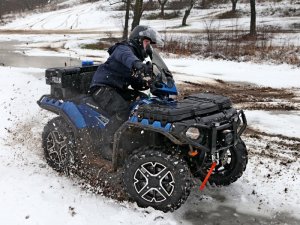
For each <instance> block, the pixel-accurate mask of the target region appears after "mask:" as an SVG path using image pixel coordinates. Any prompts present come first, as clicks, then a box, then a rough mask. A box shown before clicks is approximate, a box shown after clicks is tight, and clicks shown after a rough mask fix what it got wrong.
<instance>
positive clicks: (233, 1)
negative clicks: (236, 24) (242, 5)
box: [231, 0, 238, 12]
mask: <svg viewBox="0 0 300 225" xmlns="http://www.w3.org/2000/svg"><path fill="white" fill-rule="evenodd" d="M237 1H238V0H231V2H232V12H235V11H236V3H237Z"/></svg>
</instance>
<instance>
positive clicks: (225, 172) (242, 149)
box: [198, 139, 248, 186]
mask: <svg viewBox="0 0 300 225" xmlns="http://www.w3.org/2000/svg"><path fill="white" fill-rule="evenodd" d="M219 155H220V160H219V164H218V165H217V166H216V167H215V169H214V171H213V173H212V175H211V176H210V178H209V180H208V181H209V183H211V184H216V185H218V186H227V185H229V184H231V183H233V182H235V181H236V180H237V179H239V178H240V177H241V176H242V174H243V172H244V171H245V169H246V165H247V163H248V153H247V148H246V145H245V143H244V142H243V141H242V140H241V139H239V140H238V143H237V144H236V146H234V147H232V148H229V149H227V150H224V151H222V152H220V154H219ZM210 166H211V160H210V159H209V160H208V161H207V162H206V163H205V166H204V168H202V169H201V170H200V171H198V173H199V175H200V179H201V180H202V181H203V180H204V178H205V176H206V174H207V172H208V170H209V168H210Z"/></svg>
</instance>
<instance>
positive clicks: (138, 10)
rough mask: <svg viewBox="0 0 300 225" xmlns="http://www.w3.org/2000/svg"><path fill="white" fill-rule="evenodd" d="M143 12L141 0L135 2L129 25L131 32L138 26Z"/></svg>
mask: <svg viewBox="0 0 300 225" xmlns="http://www.w3.org/2000/svg"><path fill="white" fill-rule="evenodd" d="M142 12H143V0H136V1H135V5H134V11H133V20H132V24H131V30H133V29H134V28H135V27H136V26H138V25H139V24H140V20H141V17H142Z"/></svg>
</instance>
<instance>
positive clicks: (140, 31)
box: [129, 25, 162, 44]
mask: <svg viewBox="0 0 300 225" xmlns="http://www.w3.org/2000/svg"><path fill="white" fill-rule="evenodd" d="M145 38H146V39H149V40H150V41H151V44H160V43H162V39H161V37H160V35H159V33H158V32H157V31H155V30H154V29H152V28H151V27H148V26H143V25H138V26H136V27H135V28H134V29H133V30H132V31H131V33H130V35H129V39H130V40H134V41H137V42H138V43H140V41H141V40H143V39H145Z"/></svg>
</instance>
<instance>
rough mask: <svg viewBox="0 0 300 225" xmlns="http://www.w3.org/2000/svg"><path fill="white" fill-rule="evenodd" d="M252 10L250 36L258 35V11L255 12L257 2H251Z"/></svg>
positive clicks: (251, 0) (253, 0)
mask: <svg viewBox="0 0 300 225" xmlns="http://www.w3.org/2000/svg"><path fill="white" fill-rule="evenodd" d="M250 8H251V21H250V35H251V36H255V35H256V11H255V0H250Z"/></svg>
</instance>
